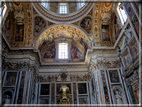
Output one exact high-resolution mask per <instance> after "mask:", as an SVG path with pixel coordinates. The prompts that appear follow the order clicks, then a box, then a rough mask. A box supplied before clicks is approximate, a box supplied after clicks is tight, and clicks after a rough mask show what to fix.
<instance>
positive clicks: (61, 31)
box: [34, 25, 89, 49]
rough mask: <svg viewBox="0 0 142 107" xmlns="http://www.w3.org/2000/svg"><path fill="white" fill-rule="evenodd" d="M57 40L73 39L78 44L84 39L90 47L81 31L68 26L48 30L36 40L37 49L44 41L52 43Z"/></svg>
mask: <svg viewBox="0 0 142 107" xmlns="http://www.w3.org/2000/svg"><path fill="white" fill-rule="evenodd" d="M56 38H72V39H73V40H74V41H76V42H79V41H80V40H81V38H83V41H84V42H85V43H86V44H87V45H88V46H89V42H88V39H87V37H86V36H85V35H84V34H83V32H81V31H80V30H79V29H77V28H75V27H72V26H68V25H60V26H55V27H52V28H50V29H47V30H46V31H45V32H44V33H43V34H42V35H41V36H40V37H39V39H37V38H35V39H34V40H35V41H36V40H37V44H36V49H38V47H39V45H40V43H41V42H42V41H43V40H44V39H45V41H50V42H52V41H53V40H54V39H56Z"/></svg>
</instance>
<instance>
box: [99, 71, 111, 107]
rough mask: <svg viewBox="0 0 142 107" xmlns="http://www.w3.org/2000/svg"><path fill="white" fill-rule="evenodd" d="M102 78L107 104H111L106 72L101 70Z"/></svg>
mask: <svg viewBox="0 0 142 107" xmlns="http://www.w3.org/2000/svg"><path fill="white" fill-rule="evenodd" d="M100 72H101V77H102V83H103V89H104V95H105V103H106V104H110V101H109V94H108V88H107V84H106V76H105V71H104V70H101V71H100Z"/></svg>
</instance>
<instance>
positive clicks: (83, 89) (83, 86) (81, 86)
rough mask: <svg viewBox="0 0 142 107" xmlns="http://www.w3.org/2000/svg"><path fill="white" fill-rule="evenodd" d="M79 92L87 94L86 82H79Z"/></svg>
mask: <svg viewBox="0 0 142 107" xmlns="http://www.w3.org/2000/svg"><path fill="white" fill-rule="evenodd" d="M78 94H87V86H86V83H78Z"/></svg>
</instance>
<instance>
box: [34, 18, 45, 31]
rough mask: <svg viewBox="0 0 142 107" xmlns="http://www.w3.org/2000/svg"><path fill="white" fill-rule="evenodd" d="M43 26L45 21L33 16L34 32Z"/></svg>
mask: <svg viewBox="0 0 142 107" xmlns="http://www.w3.org/2000/svg"><path fill="white" fill-rule="evenodd" d="M45 26H46V23H45V21H44V20H43V19H42V18H41V17H38V16H37V17H35V33H39V32H40V31H41V30H42V29H43V28H44V27H45Z"/></svg>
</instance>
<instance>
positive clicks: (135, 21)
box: [125, 3, 139, 38]
mask: <svg viewBox="0 0 142 107" xmlns="http://www.w3.org/2000/svg"><path fill="white" fill-rule="evenodd" d="M125 8H126V11H127V13H128V15H129V17H130V20H131V22H132V25H133V27H134V29H135V31H136V34H137V36H138V35H139V21H138V18H137V16H136V14H135V12H134V10H133V8H132V6H131V3H125ZM138 38H139V36H138Z"/></svg>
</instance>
